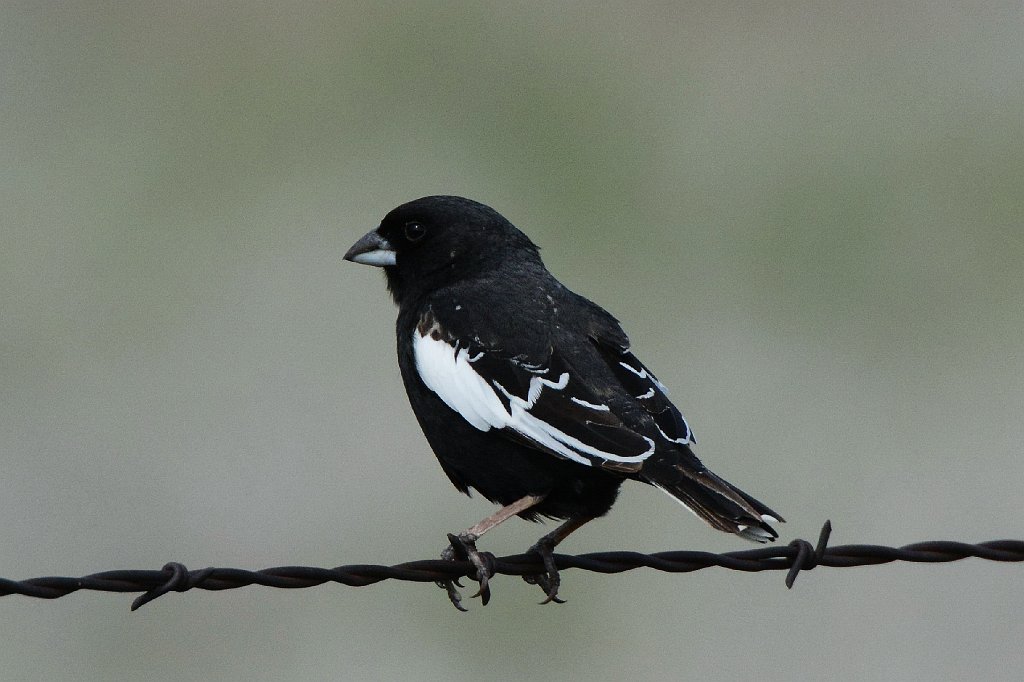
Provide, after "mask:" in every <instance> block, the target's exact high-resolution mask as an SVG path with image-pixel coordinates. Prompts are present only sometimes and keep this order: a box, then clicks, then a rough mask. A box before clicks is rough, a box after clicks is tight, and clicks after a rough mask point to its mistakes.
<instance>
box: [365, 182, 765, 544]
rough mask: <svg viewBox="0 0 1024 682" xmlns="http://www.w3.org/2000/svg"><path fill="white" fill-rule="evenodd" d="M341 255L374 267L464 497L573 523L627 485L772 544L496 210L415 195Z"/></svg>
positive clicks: (631, 359) (412, 388)
mask: <svg viewBox="0 0 1024 682" xmlns="http://www.w3.org/2000/svg"><path fill="white" fill-rule="evenodd" d="M357 247H358V248H357ZM370 248H374V249H376V250H377V251H376V252H374V253H372V254H370V253H369V252H368V251H367V249H370ZM346 258H349V259H350V260H356V261H358V262H366V263H369V264H374V265H383V266H384V271H385V273H386V277H387V284H388V289H389V290H390V291H391V294H392V296H393V297H394V299H395V302H396V303H397V304H398V308H399V313H398V321H397V325H396V331H397V337H398V361H399V367H400V369H401V372H402V378H403V381H404V382H405V388H406V391H407V393H408V395H409V401H410V403H411V405H412V408H413V412H414V413H415V414H416V418H417V419H418V420H419V423H420V426H421V427H422V429H423V432H424V434H425V435H426V437H427V440H428V442H429V443H430V446H431V447H432V448H433V450H434V453H435V454H436V455H437V458H438V460H439V461H440V463H441V466H442V468H443V469H444V471H445V473H446V474H447V475H448V477H449V478H450V479H451V480H452V482H453V483H454V484H455V486H456V487H457V488H458V489H459V490H461V491H464V492H468V491H469V490H470V489H475V490H477V491H479V492H480V493H481V494H482V495H484V496H485V497H486V498H488V499H489V500H492V501H494V502H497V503H500V504H503V505H507V504H510V503H512V502H514V501H516V500H519V499H520V498H522V497H524V496H526V495H543V496H545V497H544V500H543V501H542V502H540V503H539V504H538V505H537V506H535V507H533V508H531V509H529V510H526V511H524V512H523V513H522V514H521V515H522V516H524V517H526V518H536V517H537V516H538V515H543V516H549V517H553V518H583V517H588V516H600V515H602V514H604V513H606V512H607V511H608V509H610V508H611V506H612V504H613V502H614V501H615V497H616V495H617V492H618V488H619V486H620V485H621V484H622V482H623V481H624V480H627V479H633V480H639V481H642V482H645V483H650V484H653V485H655V486H657V487H659V488H661V489H663V490H665V491H666V492H668V493H669V494H670V495H672V496H673V497H675V498H676V499H677V500H679V501H680V502H682V503H683V504H685V505H686V506H688V507H690V509H692V510H693V511H694V512H695V513H697V514H698V515H699V516H700V517H701V518H703V519H705V520H706V521H707V522H708V523H709V524H710V525H712V526H713V527H715V528H718V529H720V530H723V531H727V532H732V533H737V534H739V535H741V536H743V537H747V538H749V539H752V540H758V541H765V540H769V539H774V537H776V534H775V531H774V530H772V529H771V527H770V526H769V525H768V523H767V521H768V520H769V519H768V518H766V517H772V518H771V519H770V520H779V521H781V520H782V519H781V517H780V516H779V515H778V514H776V513H775V512H773V511H771V510H770V509H769V508H768V507H766V506H765V505H763V504H762V503H760V502H758V501H757V500H755V499H754V498H752V497H750V496H749V495H747V494H746V493H744V492H742V491H740V490H739V489H738V488H736V487H734V486H732V485H731V484H729V483H727V482H726V481H724V480H722V479H721V478H719V477H718V476H716V475H715V474H713V473H712V472H710V471H708V470H707V469H706V468H705V467H704V465H703V464H702V463H701V461H700V460H699V459H698V458H697V457H696V455H694V454H693V451H692V450H691V447H690V446H691V445H692V444H694V443H695V439H694V438H693V433H692V431H691V430H690V427H689V424H688V423H687V422H686V420H685V419H684V418H683V416H682V414H681V413H680V412H679V410H678V409H676V407H675V406H674V405H673V404H672V403H671V402H670V401H669V399H668V396H667V394H666V391H665V389H664V387H663V386H662V385H661V383H660V382H659V381H658V380H657V378H655V376H654V375H653V374H652V373H651V372H650V370H648V369H647V368H646V367H645V366H644V365H643V364H642V363H641V362H640V361H639V360H638V359H637V358H636V357H635V356H634V355H633V354H632V353H631V352H630V350H629V339H628V337H627V336H626V334H625V332H624V331H623V330H622V328H621V326H620V325H619V323H618V321H617V320H616V319H615V318H614V317H612V316H611V315H610V314H608V313H607V312H606V311H605V310H603V309H602V308H600V307H599V306H597V305H596V304H594V303H592V302H590V301H589V300H587V299H585V298H583V297H582V296H579V295H577V294H575V293H573V292H572V291H570V290H568V289H567V288H566V287H565V286H563V285H562V284H561V283H560V282H559V281H558V280H556V279H555V278H554V277H553V276H552V275H551V273H549V272H548V270H547V269H546V268H545V267H544V265H543V263H542V262H541V259H540V253H539V250H538V248H537V246H536V245H534V244H533V242H532V241H530V239H529V238H528V237H526V235H524V234H523V233H522V232H520V231H519V230H518V229H516V228H515V227H514V226H513V225H512V224H511V223H509V222H508V221H507V220H505V218H503V217H502V216H501V215H499V214H498V213H497V212H496V211H494V210H493V209H491V208H489V207H487V206H484V205H482V204H479V203H476V202H473V201H470V200H468V199H462V198H459V197H426V198H424V199H419V200H417V201H413V202H410V203H408V204H404V205H402V206H399V207H398V208H396V209H394V210H393V211H391V212H390V213H388V215H387V216H385V218H384V220H383V221H382V222H381V225H380V227H379V228H377V230H376V231H374V232H373V233H371V234H370V235H367V237H364V239H363V240H360V242H359V243H357V245H356V247H353V250H351V251H350V252H349V253H348V254H346ZM392 261H393V262H392ZM418 361H419V362H420V363H421V365H422V366H418V365H417V362H418ZM460 391H461V392H460ZM488 391H489V392H491V393H493V394H494V395H493V396H491V395H490V393H488ZM452 405H455V407H452ZM485 422H486V423H485ZM474 423H475V425H474Z"/></svg>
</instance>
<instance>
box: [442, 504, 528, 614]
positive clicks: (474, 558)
mask: <svg viewBox="0 0 1024 682" xmlns="http://www.w3.org/2000/svg"><path fill="white" fill-rule="evenodd" d="M543 499H544V496H543V495H527V496H526V497H523V498H521V499H519V500H516V501H515V502H513V503H512V504H509V505H506V506H504V507H502V508H501V509H499V510H498V511H496V512H494V513H493V514H491V515H490V516H488V517H487V518H486V519H484V520H482V521H480V522H479V523H476V524H474V525H472V526H470V527H469V528H467V529H466V530H464V531H462V532H461V533H459V534H458V535H451V534H449V535H448V542H449V545H448V546H447V547H445V549H444V551H443V552H441V558H442V559H444V560H446V561H455V560H457V559H462V560H468V561H469V562H470V563H472V564H473V567H474V568H475V569H476V576H475V577H476V580H477V582H479V583H480V589H479V590H477V593H476V594H474V595H473V596H474V597H480V601H481V602H483V604H484V605H485V606H486V605H487V602H489V601H490V600H491V589H490V586H489V584H488V583H489V581H490V578H491V575H493V568H492V566H491V561H492V560H493V558H494V557H493V555H491V554H490V553H489V552H483V553H481V552H478V551H477V549H476V541H477V540H479V539H480V536H481V535H483V534H484V533H486V532H487V531H489V530H490V529H492V528H494V527H495V526H497V525H499V524H500V523H502V522H503V521H507V520H508V519H510V518H512V517H513V516H515V515H516V514H519V513H521V512H524V511H526V510H527V509H529V508H530V507H533V506H535V505H537V504H538V503H540V502H541V500H543ZM485 557H486V558H485ZM437 584H438V586H439V587H443V588H444V589H445V590H447V592H448V598H449V599H450V600H451V602H452V605H453V606H454V607H455V608H457V609H458V610H459V611H465V610H466V609H465V608H464V607H463V606H462V595H461V594H459V591H458V590H457V589H456V587H462V584H461V583H460V582H459V581H458V580H455V579H453V580H441V581H438V583H437Z"/></svg>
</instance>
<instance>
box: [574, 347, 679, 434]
mask: <svg viewBox="0 0 1024 682" xmlns="http://www.w3.org/2000/svg"><path fill="white" fill-rule="evenodd" d="M620 333H621V330H620ZM590 338H591V340H592V341H593V342H594V344H595V345H596V346H597V347H598V350H600V351H601V355H602V357H604V360H605V362H606V363H607V364H608V366H609V367H610V368H611V370H612V373H614V374H615V377H616V378H617V379H618V380H619V383H620V384H622V387H623V388H624V389H626V391H627V392H628V393H629V395H631V396H633V398H634V399H635V400H636V402H637V403H638V404H639V405H640V406H642V407H643V409H644V410H645V411H646V412H647V413H648V414H650V415H651V417H653V418H654V422H655V424H656V425H657V428H658V432H659V433H658V435H659V436H661V437H662V438H664V439H665V440H667V441H669V442H672V443H677V444H679V445H690V444H693V443H696V442H697V438H696V436H694V435H693V430H692V429H690V425H689V424H688V423H687V422H686V418H685V417H683V414H682V412H680V411H679V409H678V408H677V407H676V406H675V405H673V404H672V401H671V400H669V399H668V389H666V388H665V385H664V384H662V383H661V382H660V381H658V378H657V377H656V376H654V374H653V373H651V371H650V370H649V369H647V367H645V366H644V364H643V363H642V362H640V361H639V360H638V359H637V357H636V356H635V355H633V353H631V352H630V350H629V345H628V341H627V340H626V338H625V335H624V334H623V335H622V336H616V337H609V336H608V335H603V334H591V336H590Z"/></svg>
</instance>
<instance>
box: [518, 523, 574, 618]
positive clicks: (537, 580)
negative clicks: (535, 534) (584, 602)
mask: <svg viewBox="0 0 1024 682" xmlns="http://www.w3.org/2000/svg"><path fill="white" fill-rule="evenodd" d="M554 552H555V542H554V540H552V539H550V538H548V537H543V538H541V539H540V540H538V541H537V544H535V545H534V546H533V547H531V548H530V549H529V550H527V552H526V553H527V554H536V555H538V556H540V558H541V560H542V561H543V562H544V572H543V573H539V574H537V575H524V576H523V580H525V581H526V582H528V583H529V584H531V585H539V586H540V589H542V590H544V594H545V595H547V596H546V598H545V599H544V601H542V602H541V604H548V603H550V602H554V603H556V604H564V603H565V600H564V599H559V597H558V587H559V586H560V585H561V584H562V579H561V578H560V577H559V575H558V566H556V565H555V554H554Z"/></svg>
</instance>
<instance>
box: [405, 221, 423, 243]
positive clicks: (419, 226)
mask: <svg viewBox="0 0 1024 682" xmlns="http://www.w3.org/2000/svg"><path fill="white" fill-rule="evenodd" d="M425 236H427V228H426V227H424V226H423V223H406V224H405V238H406V239H408V240H409V241H411V242H418V241H419V240H421V239H423V238H424V237H425Z"/></svg>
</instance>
